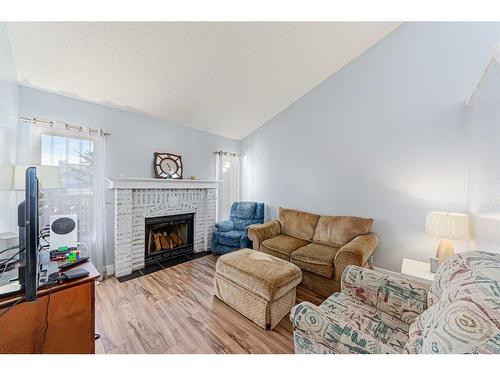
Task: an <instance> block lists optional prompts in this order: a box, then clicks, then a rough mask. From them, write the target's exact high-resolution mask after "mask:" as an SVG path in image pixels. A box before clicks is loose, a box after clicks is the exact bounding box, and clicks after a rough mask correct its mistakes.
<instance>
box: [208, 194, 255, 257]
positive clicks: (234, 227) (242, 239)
mask: <svg viewBox="0 0 500 375" xmlns="http://www.w3.org/2000/svg"><path fill="white" fill-rule="evenodd" d="M263 222H264V203H256V202H234V203H233V204H232V205H231V213H230V215H229V220H225V221H221V222H218V223H216V224H215V232H214V233H213V235H212V252H213V253H214V254H225V253H229V252H231V251H234V250H238V249H242V248H246V247H252V243H251V241H250V240H249V239H248V236H247V228H248V226H249V225H251V224H258V223H263Z"/></svg>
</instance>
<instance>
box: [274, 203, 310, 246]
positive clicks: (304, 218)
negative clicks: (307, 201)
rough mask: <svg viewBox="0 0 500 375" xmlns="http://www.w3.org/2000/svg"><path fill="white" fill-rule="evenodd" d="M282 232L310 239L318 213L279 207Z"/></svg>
mask: <svg viewBox="0 0 500 375" xmlns="http://www.w3.org/2000/svg"><path fill="white" fill-rule="evenodd" d="M279 219H280V222H281V227H282V230H281V231H282V233H284V234H288V235H289V236H293V237H296V238H300V239H302V240H306V241H312V238H313V235H314V229H315V228H316V224H317V223H318V219H319V215H315V214H311V213H308V212H302V211H296V210H290V209H288V208H283V207H280V208H279Z"/></svg>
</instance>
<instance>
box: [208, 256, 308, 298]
mask: <svg viewBox="0 0 500 375" xmlns="http://www.w3.org/2000/svg"><path fill="white" fill-rule="evenodd" d="M215 272H216V274H217V275H219V276H222V277H224V278H225V279H227V280H230V281H231V282H233V283H235V284H237V285H238V286H240V287H241V288H243V289H245V290H248V291H250V292H251V293H252V294H256V295H258V296H260V297H261V298H263V299H264V300H266V301H269V302H272V301H275V300H277V299H278V298H280V297H281V296H283V295H285V294H286V293H287V292H288V291H290V290H291V289H293V288H295V287H296V286H297V285H298V284H300V281H301V280H302V272H301V271H300V269H299V268H298V267H297V266H296V265H294V264H291V263H289V262H286V261H284V260H282V259H278V258H276V257H273V256H270V255H268V254H263V253H261V252H260V251H254V250H251V249H242V250H238V251H233V252H232V253H229V254H225V255H222V256H220V257H219V259H218V260H217V264H216V266H215Z"/></svg>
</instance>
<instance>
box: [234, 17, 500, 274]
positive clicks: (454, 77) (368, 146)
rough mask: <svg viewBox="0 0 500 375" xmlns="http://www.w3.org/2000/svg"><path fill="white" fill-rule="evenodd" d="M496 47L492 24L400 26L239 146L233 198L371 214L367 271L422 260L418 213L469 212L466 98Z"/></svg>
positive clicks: (433, 242)
mask: <svg viewBox="0 0 500 375" xmlns="http://www.w3.org/2000/svg"><path fill="white" fill-rule="evenodd" d="M499 41H500V24H499V23H407V24H404V25H403V26H402V27H401V28H399V29H398V30H396V31H395V32H393V33H391V34H390V35H389V36H388V37H386V38H385V39H383V40H382V41H380V42H379V43H378V44H376V45H375V46H374V47H372V48H371V49H369V50H368V51H367V52H365V53H364V54H363V55H361V56H360V57H359V58H357V59H356V60H354V61H353V62H351V63H350V64H348V65H347V66H346V67H344V68H343V69H342V70H341V71H339V72H337V73H336V74H335V75H333V76H332V77H330V78H329V79H327V80H326V81H324V82H322V83H321V84H320V85H319V86H317V87H316V88H314V89H313V90H312V91H310V92H309V93H308V94H306V95H305V96H303V97H302V98H300V99H299V100H298V101H297V102H295V103H294V104H292V105H291V106H289V107H288V108H287V109H285V110H284V111H283V112H281V113H280V114H278V115H277V116H275V117H274V118H273V119H271V120H270V121H269V122H268V123H267V124H265V125H264V126H263V127H262V128H260V129H259V130H257V131H256V132H255V133H254V134H252V135H251V136H249V137H247V138H246V139H244V140H243V142H242V153H243V154H246V155H245V157H244V162H243V182H242V186H243V198H244V199H248V200H257V201H260V202H266V204H267V207H268V211H267V218H272V217H275V216H276V211H277V207H278V206H285V207H292V208H296V209H301V210H307V211H312V212H317V213H321V214H331V215H339V214H343V215H359V216H367V217H372V218H374V219H375V226H374V230H375V231H376V232H377V233H378V235H379V236H380V240H381V243H380V247H379V249H378V250H377V252H376V254H375V265H376V266H380V267H386V268H389V269H393V270H399V268H400V266H401V260H402V258H403V257H411V258H414V259H420V260H428V258H429V256H433V255H434V254H435V248H436V246H437V241H438V240H437V239H435V238H432V237H429V236H428V235H426V234H425V232H424V223H425V214H426V212H427V211H428V210H431V209H440V210H451V211H466V210H467V181H466V156H465V150H466V147H465V122H464V111H465V106H464V100H465V99H466V98H467V97H468V96H469V95H470V93H471V92H472V90H473V87H474V85H475V84H476V82H477V79H478V78H479V76H480V74H481V72H482V70H483V69H484V66H485V64H486V62H487V60H488V58H489V55H490V51H491V45H492V44H493V43H496V42H499ZM456 245H457V247H462V248H465V247H466V246H467V244H461V243H457V244H456Z"/></svg>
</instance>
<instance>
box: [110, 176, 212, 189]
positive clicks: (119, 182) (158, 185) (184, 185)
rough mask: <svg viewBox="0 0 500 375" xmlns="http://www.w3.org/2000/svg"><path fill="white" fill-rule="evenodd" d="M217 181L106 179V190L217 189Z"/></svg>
mask: <svg viewBox="0 0 500 375" xmlns="http://www.w3.org/2000/svg"><path fill="white" fill-rule="evenodd" d="M220 182H221V181H218V180H190V179H189V180H174V179H162V178H135V177H108V178H106V185H107V188H108V189H217V188H218V187H219V183H220Z"/></svg>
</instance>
